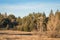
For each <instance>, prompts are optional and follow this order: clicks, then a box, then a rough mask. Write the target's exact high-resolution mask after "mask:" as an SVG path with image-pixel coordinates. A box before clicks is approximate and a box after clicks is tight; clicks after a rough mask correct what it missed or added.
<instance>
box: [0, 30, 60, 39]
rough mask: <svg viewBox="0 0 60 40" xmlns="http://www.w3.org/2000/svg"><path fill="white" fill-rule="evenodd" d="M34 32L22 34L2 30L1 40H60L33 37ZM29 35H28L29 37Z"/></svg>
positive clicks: (0, 32)
mask: <svg viewBox="0 0 60 40" xmlns="http://www.w3.org/2000/svg"><path fill="white" fill-rule="evenodd" d="M32 33H33V32H31V33H30V32H20V31H11V30H8V31H7V30H5V31H4V30H1V31H0V40H60V38H48V37H47V36H42V37H40V35H32ZM27 34H28V35H27Z"/></svg>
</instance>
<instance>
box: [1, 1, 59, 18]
mask: <svg viewBox="0 0 60 40" xmlns="http://www.w3.org/2000/svg"><path fill="white" fill-rule="evenodd" d="M51 9H52V10H53V11H54V12H55V11H56V10H57V9H59V10H60V0H0V12H2V13H4V12H7V14H14V15H15V16H17V17H18V16H20V17H24V16H26V15H28V14H29V13H32V12H45V13H46V15H47V16H48V14H49V13H50V10H51Z"/></svg>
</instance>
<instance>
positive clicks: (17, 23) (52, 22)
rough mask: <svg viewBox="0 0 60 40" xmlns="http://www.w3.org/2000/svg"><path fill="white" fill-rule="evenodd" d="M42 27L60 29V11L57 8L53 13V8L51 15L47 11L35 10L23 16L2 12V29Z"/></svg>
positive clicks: (34, 28) (20, 29)
mask: <svg viewBox="0 0 60 40" xmlns="http://www.w3.org/2000/svg"><path fill="white" fill-rule="evenodd" d="M40 17H43V19H42V20H41V19H40ZM41 27H42V28H43V29H42V30H43V31H53V30H56V31H60V12H59V11H58V10H57V11H56V12H55V13H53V10H51V12H50V14H49V16H46V14H45V12H43V13H40V12H38V13H35V12H33V13H29V15H27V16H24V17H23V18H21V17H15V16H14V15H13V14H10V15H7V13H5V14H2V13H0V29H1V30H5V29H6V30H11V29H12V30H19V31H38V30H40V28H41Z"/></svg>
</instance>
